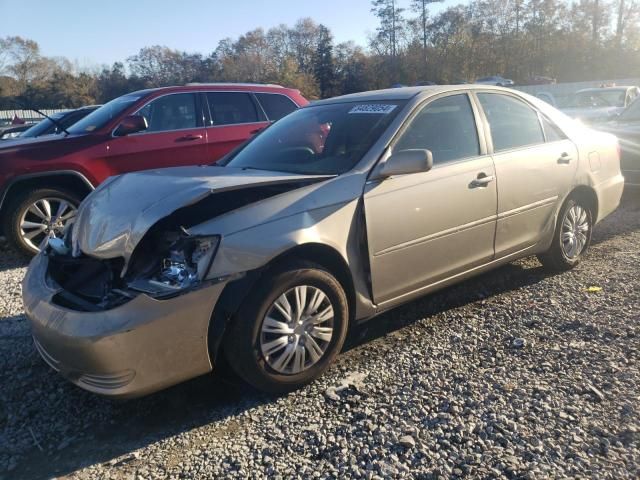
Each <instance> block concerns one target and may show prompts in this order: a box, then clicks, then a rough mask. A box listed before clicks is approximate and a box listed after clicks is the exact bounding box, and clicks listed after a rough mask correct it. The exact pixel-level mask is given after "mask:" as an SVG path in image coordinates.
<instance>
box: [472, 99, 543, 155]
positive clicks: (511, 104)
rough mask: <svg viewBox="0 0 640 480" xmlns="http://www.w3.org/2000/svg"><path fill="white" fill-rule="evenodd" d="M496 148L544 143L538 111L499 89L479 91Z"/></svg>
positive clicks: (506, 148) (496, 149)
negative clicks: (491, 91) (498, 91)
mask: <svg viewBox="0 0 640 480" xmlns="http://www.w3.org/2000/svg"><path fill="white" fill-rule="evenodd" d="M478 99H479V100H480V104H481V105H482V109H483V110H484V113H485V115H486V116H487V120H488V121H489V127H490V128H491V138H492V139H493V149H494V150H495V151H496V152H499V151H501V150H509V149H510V148H518V147H525V146H527V145H535V144H538V143H544V134H543V133H542V126H541V125H540V120H539V119H538V113H537V112H536V111H535V110H534V109H532V108H531V107H529V106H528V105H527V104H526V103H524V102H522V101H520V100H518V99H516V98H514V97H511V96H508V95H502V94H499V93H479V94H478Z"/></svg>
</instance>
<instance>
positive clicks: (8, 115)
mask: <svg viewBox="0 0 640 480" xmlns="http://www.w3.org/2000/svg"><path fill="white" fill-rule="evenodd" d="M66 110H67V109H66V108H47V109H42V110H41V111H42V113H45V114H47V115H53V114H54V113H58V112H65V111H66ZM14 117H18V118H19V119H21V120H24V121H25V122H27V123H35V122H39V121H40V120H42V119H43V118H44V117H43V116H42V115H40V114H39V113H36V112H34V111H33V110H0V126H2V125H7V124H10V123H11V121H12V120H13V119H14Z"/></svg>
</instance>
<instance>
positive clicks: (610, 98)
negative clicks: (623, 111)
mask: <svg viewBox="0 0 640 480" xmlns="http://www.w3.org/2000/svg"><path fill="white" fill-rule="evenodd" d="M626 94H627V91H626V90H589V91H587V92H579V93H576V96H575V98H574V102H573V106H574V107H580V108H599V107H624V99H625V96H626Z"/></svg>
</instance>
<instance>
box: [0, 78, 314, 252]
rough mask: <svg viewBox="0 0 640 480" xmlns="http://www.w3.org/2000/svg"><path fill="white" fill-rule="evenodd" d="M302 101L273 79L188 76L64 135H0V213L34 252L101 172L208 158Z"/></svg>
mask: <svg viewBox="0 0 640 480" xmlns="http://www.w3.org/2000/svg"><path fill="white" fill-rule="evenodd" d="M307 103H308V102H307V100H305V99H304V97H302V95H301V94H300V92H299V91H297V90H291V89H288V88H283V87H280V86H277V85H252V84H188V85H185V86H182V87H167V88H157V89H151V90H141V91H139V92H133V93H129V94H127V95H123V96H121V97H118V98H116V99H114V100H112V101H110V102H109V103H106V104H105V105H103V106H102V107H100V108H99V109H97V110H96V111H95V112H93V113H91V114H90V115H88V116H86V117H85V118H83V119H82V120H80V121H79V122H78V123H76V124H74V125H73V126H71V127H68V128H67V131H68V134H65V135H56V136H48V137H37V138H30V139H25V140H19V139H18V140H16V141H7V142H3V143H2V146H1V147H0V215H1V216H2V228H3V231H4V234H5V235H6V237H7V239H8V240H9V242H10V243H11V244H13V245H14V246H15V247H17V248H18V249H19V250H21V251H22V252H25V253H30V254H33V253H36V252H37V251H38V250H39V246H40V245H41V244H42V243H43V242H44V241H46V239H47V238H49V237H54V236H57V235H60V234H61V233H62V229H63V228H64V225H65V223H66V222H67V221H68V220H69V219H70V218H72V217H73V216H74V215H75V213H76V209H77V207H78V204H79V203H80V201H81V200H82V198H84V197H85V196H86V195H87V194H88V193H89V192H91V190H93V189H94V188H95V186H96V185H98V184H99V183H101V182H102V181H104V180H105V179H106V178H107V177H110V176H112V175H118V174H120V173H125V172H130V171H134V170H145V169H149V168H161V167H171V166H180V165H194V164H195V165H200V164H210V163H213V162H215V161H217V160H218V159H220V158H221V157H222V156H224V155H225V154H226V153H227V152H229V151H230V150H232V149H233V148H234V147H236V146H237V145H239V144H241V143H242V142H244V141H245V140H247V139H248V138H249V137H251V136H252V135H253V134H255V133H257V132H258V131H260V130H261V129H262V128H264V127H265V126H267V125H268V124H269V123H270V122H273V121H275V120H278V119H280V118H281V117H283V116H285V115H287V114H288V113H290V112H291V111H293V110H295V109H296V108H298V107H301V106H303V105H306V104H307Z"/></svg>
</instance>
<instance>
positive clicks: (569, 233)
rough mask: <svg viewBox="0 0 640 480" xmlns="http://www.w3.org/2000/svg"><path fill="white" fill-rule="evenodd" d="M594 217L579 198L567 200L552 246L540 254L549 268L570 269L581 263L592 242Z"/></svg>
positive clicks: (555, 269) (542, 261) (557, 269)
mask: <svg viewBox="0 0 640 480" xmlns="http://www.w3.org/2000/svg"><path fill="white" fill-rule="evenodd" d="M592 228H593V219H592V216H591V211H590V210H589V208H588V207H587V206H586V205H585V204H584V202H582V201H581V200H580V199H578V198H570V199H569V200H567V201H566V202H565V204H564V205H563V206H562V209H561V210H560V215H559V216H558V223H557V225H556V230H555V232H554V234H553V243H552V244H551V248H549V250H547V251H546V252H545V253H544V254H542V255H539V256H538V258H539V260H540V262H541V263H542V264H543V265H544V266H545V267H546V268H548V269H549V270H553V271H564V270H569V269H571V268H573V267H574V266H576V265H577V264H578V263H580V260H581V259H582V257H583V256H584V254H585V252H586V251H587V249H588V248H589V244H590V243H591V230H592Z"/></svg>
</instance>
